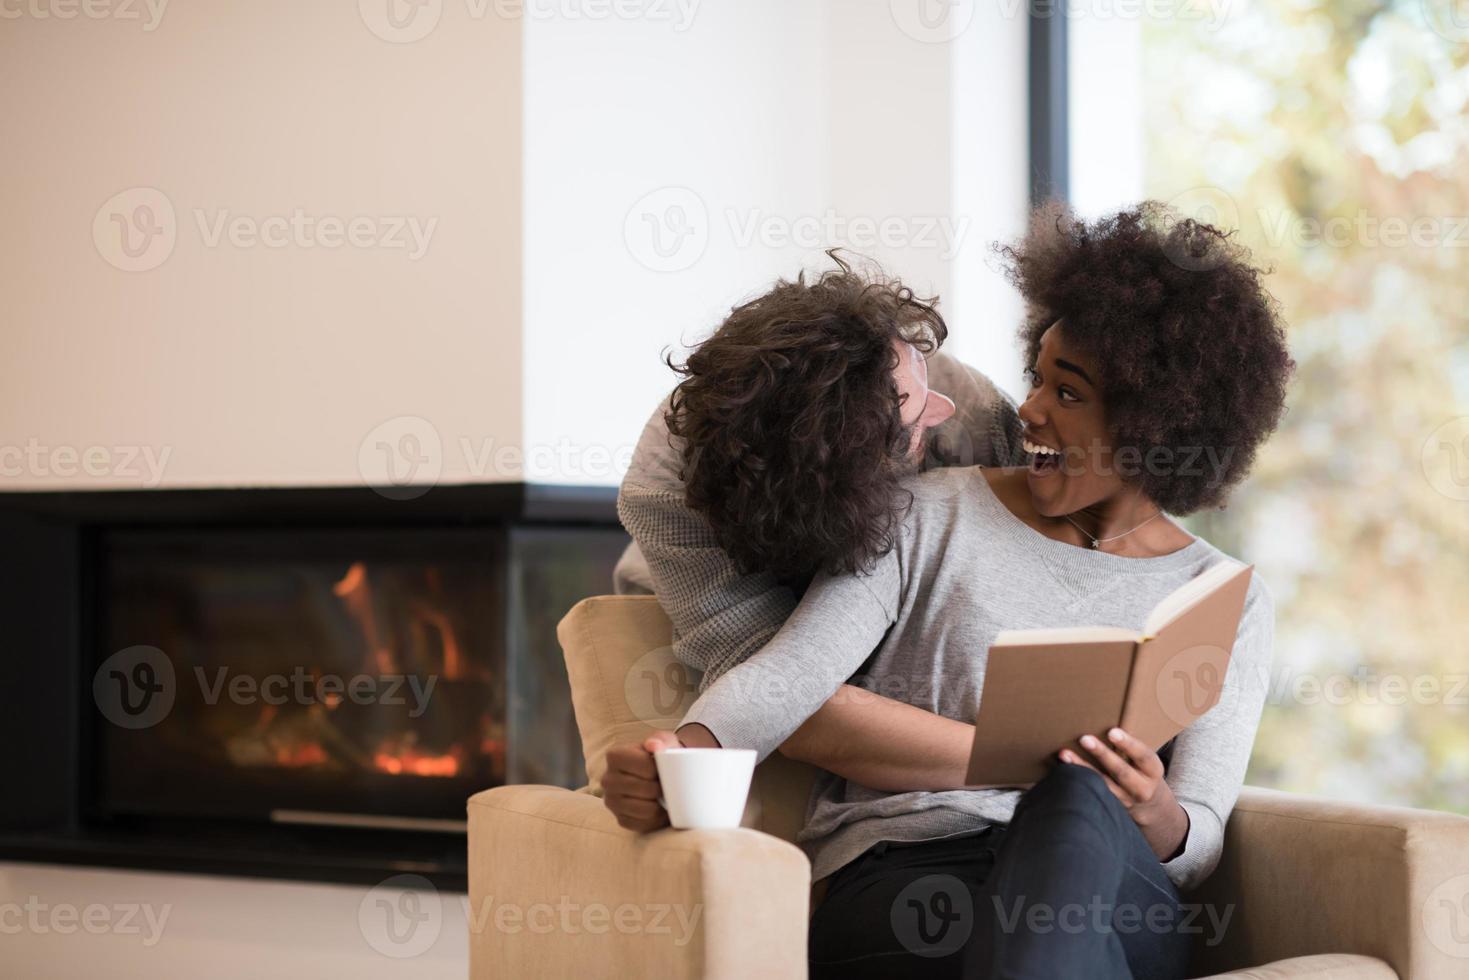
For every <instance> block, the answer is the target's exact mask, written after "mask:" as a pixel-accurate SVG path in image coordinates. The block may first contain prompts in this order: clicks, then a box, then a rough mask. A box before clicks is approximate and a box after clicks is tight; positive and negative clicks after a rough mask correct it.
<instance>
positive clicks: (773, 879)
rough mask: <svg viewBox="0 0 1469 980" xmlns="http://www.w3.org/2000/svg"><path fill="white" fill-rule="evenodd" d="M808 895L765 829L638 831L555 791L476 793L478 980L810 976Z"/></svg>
mask: <svg viewBox="0 0 1469 980" xmlns="http://www.w3.org/2000/svg"><path fill="white" fill-rule="evenodd" d="M810 890H811V866H810V863H809V862H808V861H807V860H806V856H805V855H804V854H803V853H801V851H800V849H799V848H797V847H795V846H794V845H792V844H788V843H786V842H785V841H782V840H779V839H778V838H775V837H772V836H770V835H768V834H763V833H760V832H759V831H755V830H748V829H745V828H740V829H738V830H661V831H658V832H656V833H652V834H635V833H633V832H631V831H628V830H624V829H622V828H621V827H619V826H618V825H617V821H616V819H615V818H614V817H613V816H612V814H611V813H610V812H609V811H608V810H607V808H606V807H605V806H603V805H602V801H601V800H600V799H598V798H597V797H595V796H592V795H590V794H589V793H585V792H572V791H570V790H565V789H561V788H558V787H554V786H505V787H500V788H498V789H492V790H488V791H486V792H483V793H479V794H477V795H475V796H473V797H471V798H470V800H469V902H470V907H469V916H470V920H469V921H470V976H471V977H472V978H474V980H491V978H495V980H498V978H501V977H572V976H577V977H584V976H605V977H637V976H642V977H708V978H744V977H754V976H758V977H791V978H803V977H805V975H806V924H807V921H808V915H807V903H808V900H809V896H810ZM589 965H592V966H591V968H590V969H589Z"/></svg>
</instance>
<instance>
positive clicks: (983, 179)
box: [524, 0, 1028, 483]
mask: <svg viewBox="0 0 1469 980" xmlns="http://www.w3.org/2000/svg"><path fill="white" fill-rule="evenodd" d="M921 3H922V0H912V2H911V3H908V2H907V0H896V2H893V3H873V4H853V3H838V2H836V0H794V2H793V0H741V2H740V3H739V4H738V5H735V4H734V3H730V2H714V0H709V2H705V3H703V4H701V5H695V6H694V8H693V10H692V16H691V18H690V19H689V20H688V22H687V24H686V26H685V27H683V29H679V25H678V24H677V23H675V22H670V21H656V22H655V21H650V20H641V21H639V20H605V21H601V22H586V21H568V20H564V19H545V20H532V21H529V22H528V23H527V25H526V112H525V119H526V122H525V148H526V166H525V171H526V199H525V274H526V278H525V365H524V388H525V403H524V417H525V438H526V444H527V447H528V452H529V453H530V454H531V455H529V456H528V461H529V465H528V468H527V469H528V474H529V475H531V476H532V477H533V478H537V479H549V480H557V481H564V482H589V483H615V482H616V481H617V480H618V479H620V477H621V469H620V468H619V467H618V465H617V460H618V459H619V458H621V459H622V460H623V462H625V459H626V455H627V453H628V452H629V451H630V449H631V446H632V444H633V443H635V442H636V440H637V437H638V433H639V431H640V429H641V427H642V425H643V423H644V422H645V421H646V419H647V417H648V415H649V414H650V412H651V411H652V409H653V407H654V406H655V405H656V404H657V402H658V401H659V400H660V399H661V398H662V396H663V395H664V394H666V392H667V390H668V388H669V387H670V386H671V385H672V384H673V383H674V382H675V380H676V379H675V378H674V376H673V375H672V374H671V373H670V372H669V371H668V370H667V368H666V367H665V366H664V365H663V364H662V361H661V359H660V354H661V353H662V352H663V351H664V350H665V349H667V348H672V349H673V351H674V353H675V354H677V353H679V352H680V351H681V350H682V347H681V345H682V344H685V343H690V342H694V341H697V340H699V339H701V338H702V337H704V336H707V335H708V334H709V333H710V332H711V331H712V330H713V329H714V328H715V327H716V326H717V325H718V323H719V321H720V320H721V319H722V318H723V316H724V314H725V313H726V312H728V309H729V307H730V306H731V305H732V304H733V303H734V302H736V301H738V300H739V299H742V298H745V297H748V296H750V295H753V294H755V293H758V292H760V291H762V290H763V289H765V288H766V287H768V285H769V284H770V283H771V282H772V281H773V280H774V279H776V278H777V277H782V276H792V275H794V274H795V273H796V272H797V271H798V270H800V269H801V268H803V267H804V268H808V269H812V268H819V267H821V266H822V265H824V264H825V262H826V259H825V256H824V255H823V254H822V251H823V249H825V248H826V247H828V246H833V245H844V246H848V247H850V248H852V249H854V250H855V251H857V252H859V253H861V254H864V255H867V256H870V257H872V258H874V259H876V260H878V261H880V262H881V263H882V264H883V265H884V266H885V267H886V268H887V269H888V271H890V272H892V273H894V274H897V275H900V276H901V277H903V278H904V279H905V280H906V281H908V282H909V283H910V284H911V285H913V286H914V288H915V289H918V290H920V291H924V292H937V293H939V294H940V295H941V297H942V299H943V309H944V310H945V312H946V313H947V314H948V316H949V318H950V324H951V327H952V329H953V334H952V340H951V344H952V347H951V349H952V350H953V351H954V352H955V353H956V354H958V355H959V356H961V357H964V358H966V359H969V360H970V361H971V362H972V363H975V364H976V365H977V366H979V367H981V369H983V370H986V371H988V372H990V373H992V374H993V375H994V377H995V378H996V380H997V381H999V382H1000V383H1002V384H1003V385H1005V386H1006V387H1008V388H1010V389H1011V390H1012V391H1015V390H1018V385H1019V373H1018V362H1017V361H1016V358H1015V355H1014V341H1013V334H1014V330H1015V327H1016V326H1017V324H1018V316H1019V304H1018V301H1017V300H1016V298H1015V297H1014V295H1013V292H1012V291H1011V290H1010V289H1009V287H1008V285H1006V284H1005V283H1004V282H1003V280H1002V279H1001V278H1000V276H999V274H998V273H997V271H996V270H995V269H994V263H993V262H992V261H991V260H990V258H989V255H990V244H991V242H993V241H994V240H996V239H1009V238H1013V237H1015V236H1016V235H1017V234H1019V233H1020V232H1021V231H1022V230H1023V227H1024V221H1025V214H1026V195H1027V187H1028V184H1027V179H1026V157H1025V153H1026V149H1025V147H1026V139H1025V118H1026V103H1025V29H1026V27H1025V20H1024V18H1023V17H1020V16H1008V15H1007V14H1006V13H1005V10H1004V9H1003V8H1004V6H1005V5H998V6H996V7H993V8H992V7H988V6H982V5H979V4H976V3H973V2H964V3H959V4H956V5H952V6H951V7H949V8H947V9H948V10H949V12H950V13H949V17H950V22H949V23H948V25H947V27H948V30H947V31H945V29H944V26H943V25H940V26H939V27H937V28H934V27H930V26H926V25H925V23H924V22H923V21H922V20H920V19H918V18H917V13H918V11H919V8H920V4H921ZM909 8H911V9H909ZM681 230H686V231H687V233H685V234H682V235H681V234H680V231H681ZM655 233H656V235H657V236H659V237H656V238H655ZM660 245H661V246H662V249H661V251H660V248H659V246H660ZM537 454H539V460H540V465H535V458H536V455H537Z"/></svg>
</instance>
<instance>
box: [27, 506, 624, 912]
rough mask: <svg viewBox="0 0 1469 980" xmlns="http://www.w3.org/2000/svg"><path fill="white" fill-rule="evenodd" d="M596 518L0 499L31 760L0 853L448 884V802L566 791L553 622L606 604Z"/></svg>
mask: <svg viewBox="0 0 1469 980" xmlns="http://www.w3.org/2000/svg"><path fill="white" fill-rule="evenodd" d="M613 502H614V496H613V491H611V490H610V489H601V488H596V489H573V488H554V487H524V486H510V487H506V486H487V487H440V488H435V489H434V490H433V491H432V492H431V493H429V494H426V495H424V496H423V497H422V498H419V499H416V500H412V501H402V500H387V499H385V498H381V497H378V496H377V495H375V494H373V492H372V491H370V490H366V489H359V488H341V489H314V490H285V489H282V490H227V491H153V492H146V493H140V492H126V493H105V492H102V493H74V494H21V495H6V496H4V497H0V529H3V530H4V531H6V532H8V540H11V541H14V542H15V543H16V547H15V549H14V550H13V551H12V553H11V555H10V556H9V557H8V558H6V559H4V562H5V565H7V566H8V568H7V570H6V571H7V574H6V576H5V579H6V588H5V590H4V595H3V596H0V612H3V613H5V614H8V618H9V619H10V621H11V622H17V621H19V622H21V623H22V628H21V630H20V639H21V645H20V646H19V647H18V648H17V649H16V651H15V652H14V654H13V656H12V658H10V659H13V660H15V661H17V663H18V674H19V679H20V681H21V683H22V690H23V691H24V692H25V693H24V696H23V697H21V698H18V699H16V698H13V699H12V701H13V703H18V704H19V705H21V707H20V709H19V710H18V712H17V713H16V714H15V716H13V717H11V718H8V719H5V720H3V721H0V734H5V735H7V736H8V742H9V744H12V745H22V744H24V745H29V746H33V747H34V749H35V755H34V756H32V757H30V758H28V759H26V760H24V761H23V764H22V770H23V773H22V778H23V779H25V783H24V784H23V785H26V787H27V790H28V792H27V793H24V794H20V795H17V796H15V797H14V798H12V800H10V801H9V802H7V803H5V804H0V806H3V807H4V809H3V810H0V858H5V857H9V858H35V859H38V860H68V861H80V862H85V863H97V864H120V865H141V866H145V867H166V868H172V869H181V870H200V871H214V872H218V871H225V872H231V873H244V874H265V875H278V876H279V875H284V876H289V877H310V878H317V879H323V880H352V881H373V880H377V879H378V878H380V877H382V876H383V875H384V874H386V873H390V872H392V871H393V870H394V869H402V868H405V867H411V868H413V869H414V870H416V871H418V872H419V873H422V874H425V875H427V876H429V877H431V878H433V879H435V880H436V881H438V882H439V883H441V884H444V885H447V886H449V887H462V883H463V876H464V873H465V868H464V838H463V821H464V801H465V799H466V798H467V797H468V796H470V795H471V794H473V793H475V792H478V791H479V790H482V789H485V788H488V787H492V786H497V785H502V784H504V783H510V782H536V783H550V784H555V785H561V786H576V785H579V784H580V783H581V782H583V781H584V780H585V772H584V769H583V761H582V758H581V752H580V744H579V739H578V737H577V733H576V727H575V722H574V718H573V715H572V711H571V702H570V695H569V691H568V689H567V684H566V673H565V669H564V665H563V663H562V660H561V656H560V651H559V647H558V646H557V643H556V639H555V633H554V630H555V624H556V622H557V621H558V620H559V618H560V616H561V615H563V614H564V613H565V611H566V610H567V609H568V608H570V606H571V605H572V604H574V603H575V602H576V601H577V600H579V599H581V598H583V597H584V596H587V595H593V594H597V593H601V592H606V591H608V590H609V588H610V583H611V570H612V566H613V564H614V563H615V561H616V559H617V556H618V555H619V554H620V553H621V550H622V548H623V547H624V546H625V544H626V541H627V538H626V535H625V534H624V533H623V532H622V531H621V529H620V528H619V527H618V526H617V524H616V519H615V513H614V507H613ZM6 729H9V731H6ZM26 770H28V772H26ZM27 776H28V777H29V778H26V777H27Z"/></svg>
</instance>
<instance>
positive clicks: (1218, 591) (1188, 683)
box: [1122, 564, 1252, 749]
mask: <svg viewBox="0 0 1469 980" xmlns="http://www.w3.org/2000/svg"><path fill="white" fill-rule="evenodd" d="M1225 571H1226V572H1227V574H1224V575H1222V576H1215V577H1216V578H1222V579H1223V584H1222V585H1220V584H1217V583H1216V587H1215V588H1214V590H1213V591H1212V592H1208V593H1206V594H1205V595H1203V596H1201V597H1199V598H1198V599H1197V600H1196V601H1194V602H1193V603H1192V604H1191V605H1189V606H1188V608H1186V609H1185V610H1184V611H1183V612H1180V613H1178V614H1177V615H1176V616H1174V617H1173V619H1172V620H1171V621H1170V622H1168V623H1167V624H1166V625H1165V626H1163V627H1162V629H1160V630H1159V631H1158V633H1157V635H1156V636H1153V637H1151V638H1149V639H1147V640H1145V641H1144V642H1143V643H1142V645H1141V646H1139V647H1138V651H1137V655H1136V657H1135V658H1134V660H1133V667H1132V677H1131V678H1130V679H1129V681H1128V687H1127V707H1126V709H1125V710H1124V711H1123V715H1122V727H1123V728H1124V729H1126V730H1127V731H1128V733H1130V734H1131V735H1133V736H1135V737H1136V738H1138V739H1140V740H1141V741H1143V742H1144V743H1145V744H1146V745H1147V746H1148V747H1149V748H1151V749H1157V748H1158V747H1160V746H1161V745H1163V743H1164V742H1167V741H1168V740H1169V739H1170V738H1172V737H1173V736H1174V735H1177V734H1178V733H1179V732H1181V731H1183V730H1184V729H1185V728H1187V727H1188V726H1189V725H1191V724H1193V723H1194V722H1195V721H1196V720H1197V719H1198V718H1199V717H1200V716H1201V715H1203V714H1204V713H1205V712H1207V711H1208V710H1209V709H1210V708H1212V707H1214V705H1216V704H1218V703H1219V698H1220V697H1221V695H1222V694H1223V692H1224V680H1225V677H1226V675H1227V674H1228V672H1229V659H1230V655H1231V654H1232V653H1233V651H1234V641H1235V636H1236V635H1237V634H1238V632H1239V621H1240V616H1241V615H1242V614H1243V613H1244V606H1245V596H1246V595H1247V594H1248V592H1249V588H1250V575H1251V571H1252V570H1251V567H1250V566H1248V565H1239V564H1234V565H1233V567H1232V568H1228V569H1226V570H1225ZM1206 574H1207V573H1206ZM1203 577H1204V576H1202V575H1201V576H1199V578H1203ZM1195 581H1198V580H1197V579H1195Z"/></svg>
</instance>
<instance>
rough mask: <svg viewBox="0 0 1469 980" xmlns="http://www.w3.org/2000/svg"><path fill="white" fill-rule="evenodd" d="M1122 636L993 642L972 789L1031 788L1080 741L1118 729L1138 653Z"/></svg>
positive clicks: (971, 764)
mask: <svg viewBox="0 0 1469 980" xmlns="http://www.w3.org/2000/svg"><path fill="white" fill-rule="evenodd" d="M1025 632H1027V633H1029V632H1030V631H1025ZM1119 632H1121V633H1122V636H1121V638H1116V639H1111V640H1107V641H1102V642H1084V643H1061V644H1050V645H1037V644H1033V643H1021V644H1009V643H1006V644H1001V643H999V642H998V640H997V642H996V644H995V645H994V646H992V647H990V652H989V660H988V663H987V664H986V667H985V674H984V686H983V688H982V689H981V690H980V702H979V715H978V717H977V718H976V719H975V731H974V748H973V750H972V751H971V753H970V756H969V771H968V776H967V781H968V783H969V785H971V786H1029V785H1031V784H1033V783H1035V782H1037V781H1038V780H1040V779H1041V778H1042V777H1044V776H1045V774H1046V773H1047V772H1048V771H1049V769H1050V767H1051V766H1052V765H1055V764H1056V753H1057V752H1059V751H1061V749H1062V748H1064V747H1066V746H1070V747H1072V748H1075V749H1077V750H1078V751H1079V750H1080V747H1079V746H1078V745H1077V744H1076V740H1077V739H1078V738H1080V737H1081V736H1082V735H1084V734H1087V733H1091V734H1093V735H1098V736H1104V735H1105V734H1106V731H1107V729H1109V728H1111V727H1112V726H1113V725H1116V724H1117V723H1118V721H1119V720H1120V719H1121V717H1122V706H1123V701H1124V697H1125V693H1126V690H1127V677H1128V673H1129V670H1128V668H1129V665H1130V664H1131V662H1132V657H1133V651H1134V650H1135V649H1137V644H1136V642H1134V640H1133V639H1132V638H1131V636H1130V634H1128V633H1127V631H1125V630H1123V631H1119ZM1002 635H1003V634H1002Z"/></svg>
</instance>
